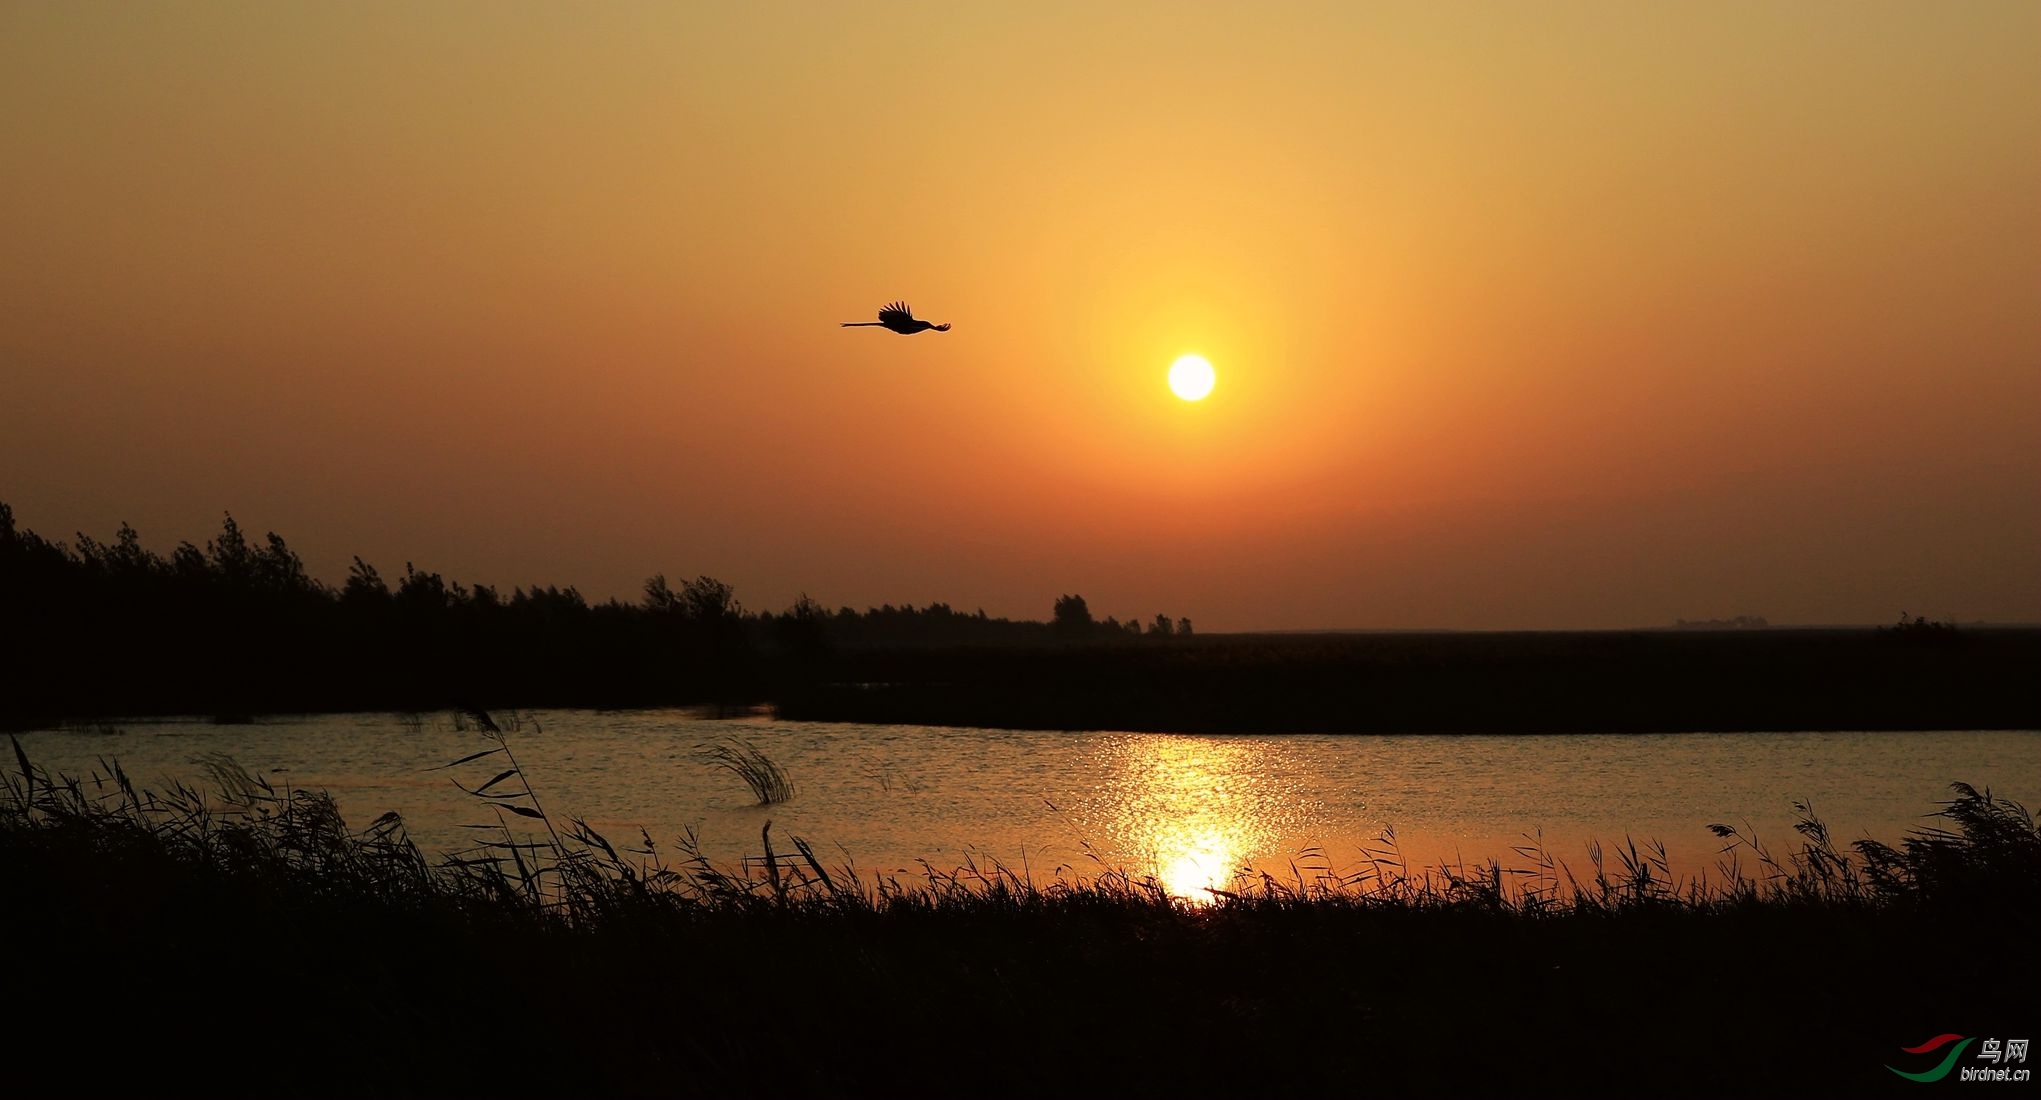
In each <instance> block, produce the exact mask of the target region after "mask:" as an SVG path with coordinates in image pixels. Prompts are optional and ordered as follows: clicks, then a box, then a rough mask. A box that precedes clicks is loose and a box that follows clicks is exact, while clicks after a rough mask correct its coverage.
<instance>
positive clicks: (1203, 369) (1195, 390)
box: [1169, 355, 1218, 401]
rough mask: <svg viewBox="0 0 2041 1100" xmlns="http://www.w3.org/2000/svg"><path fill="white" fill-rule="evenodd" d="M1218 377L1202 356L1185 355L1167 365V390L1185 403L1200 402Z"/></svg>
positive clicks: (1210, 390) (1209, 391)
mask: <svg viewBox="0 0 2041 1100" xmlns="http://www.w3.org/2000/svg"><path fill="white" fill-rule="evenodd" d="M1217 380H1218V375H1216V374H1214V373H1213V372H1212V364H1210V363H1207V362H1206V361H1205V357H1204V356H1202V355H1186V356H1184V357H1183V358H1181V359H1178V360H1177V361H1176V362H1174V363H1171V364H1170V365H1169V388H1170V390H1171V391H1172V392H1174V393H1175V394H1176V395H1177V396H1178V397H1181V398H1183V399H1184V400H1185V401H1202V400H1204V399H1205V395H1206V394H1208V393H1211V392H1212V383H1213V382H1215V381H1217Z"/></svg>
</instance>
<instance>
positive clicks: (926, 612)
mask: <svg viewBox="0 0 2041 1100" xmlns="http://www.w3.org/2000/svg"><path fill="white" fill-rule="evenodd" d="M0 609H4V611H5V613H6V614H5V618H6V621H7V624H8V630H7V631H6V634H5V642H4V645H5V647H6V654H5V657H6V660H5V668H4V672H0V676H4V681H0V688H4V691H0V700H4V702H0V727H12V728H27V727H33V726H37V725H50V724H57V723H61V722H65V721H81V720H92V719H100V718H108V717H142V716H152V715H200V716H212V717H215V718H219V719H224V720H233V719H235V718H241V717H246V716H248V715H252V714H281V713H299V712H336V711H370V710H396V711H419V710H433V709H439V708H443V707H449V706H480V707H491V708H507V707H526V708H529V707H549V706H553V707H568V706H573V707H601V708H612V707H616V708H621V707H638V706H664V705H686V704H719V705H754V704H770V705H773V706H774V707H776V708H777V709H778V712H779V713H780V714H781V715H782V716H783V717H785V718H788V719H793V720H809V721H839V722H867V723H893V724H912V725H943V726H981V727H1005V728H1022V729H1112V730H1129V731H1151V732H1176V733H1229V734H1259V733H1377V734H1379V733H1642V732H1686V731H1694V732H1702V731H1721V732H1748V731H1764V730H1907V729H2033V728H2041V693H2036V692H2034V691H2033V690H2032V689H2031V680H2032V673H2033V670H2034V669H2035V668H2037V667H2041V627H2037V626H2034V625H2012V626H1988V625H1981V624H1965V625H1961V626H1959V625H1955V624H1951V623H1947V622H1941V621H1936V620H1932V619H1929V618H1927V617H1925V616H1918V615H1915V616H1906V615H1904V614H1902V615H1901V616H1900V618H1899V620H1898V621H1897V622H1896V623H1894V624H1892V625H1889V626H1884V627H1876V628H1872V627H1782V626H1776V625H1772V624H1770V623H1768V622H1766V620H1764V619H1763V618H1761V617H1758V616H1754V615H1739V616H1736V617H1734V618H1730V619H1721V620H1703V621H1698V622H1696V621H1688V620H1679V621H1677V622H1675V623H1674V624H1673V625H1672V626H1671V627H1661V628H1656V629H1640V630H1618V631H1565V632H1557V631H1555V632H1453V631H1321V632H1310V633H1260V634H1247V633H1243V634H1207V633H1199V632H1197V631H1196V629H1195V626H1194V624H1193V623H1192V622H1191V620H1190V619H1188V618H1172V617H1171V616H1169V615H1167V614H1161V613H1158V614H1157V615H1155V616H1154V617H1153V619H1152V620H1145V621H1144V620H1130V621H1129V622H1125V623H1122V622H1120V621H1119V620H1117V619H1114V618H1106V619H1103V620H1100V619H1095V618H1094V617H1093V615H1092V613H1091V611H1090V608H1089V606H1088V605H1087V604H1086V602H1085V600H1084V598H1083V597H1082V596H1078V595H1072V594H1066V595H1063V596H1062V597H1060V598H1058V599H1057V600H1056V601H1055V602H1054V606H1053V613H1052V616H1051V618H1050V619H1049V620H1048V621H1046V622H1034V621H1025V620H1023V621H1016V620H1008V619H1000V618H992V617H988V616H987V615H985V613H984V612H983V611H978V612H975V613H972V612H963V611H958V610H955V609H953V608H951V607H949V606H947V605H944V604H933V605H930V606H928V607H926V608H915V607H893V606H890V605H889V606H886V607H882V608H869V609H867V610H865V611H863V612H859V611H855V610H853V609H851V608H848V607H845V608H840V609H838V610H836V611H830V610H828V609H826V608H824V607H823V606H821V605H820V604H818V603H816V602H814V601H812V600H809V599H807V598H806V597H803V598H802V599H800V600H799V601H797V602H796V603H795V604H794V605H793V606H791V607H789V608H787V609H785V610H784V611H782V612H778V613H774V612H752V611H747V610H745V609H744V608H743V607H742V606H741V605H740V604H739V603H738V602H737V600H736V596H735V593H734V591H733V590H732V589H731V587H730V586H729V585H726V584H723V583H721V582H719V581H716V580H715V579H713V578H710V577H698V578H695V579H694V580H691V581H686V582H683V583H682V584H680V585H678V586H674V585H671V584H669V583H668V582H667V580H666V578H665V577H664V576H663V575H662V576H654V577H653V578H651V579H650V580H648V581H647V582H646V585H645V592H644V597H643V598H642V599H641V600H640V601H638V602H636V603H630V604H626V603H622V602H620V601H616V600H610V601H606V602H603V603H590V602H589V601H588V600H587V599H585V598H584V597H583V596H581V594H580V593H579V592H577V591H576V590H575V589H573V588H571V587H569V588H564V589H563V588H557V587H553V586H544V587H541V586H533V587H531V588H529V589H524V588H519V589H516V590H514V591H513V592H511V593H510V594H507V595H506V594H503V593H501V592H498V591H497V590H495V589H492V588H489V587H487V586H481V585H477V586H474V587H469V586H466V585H463V584H461V583H459V582H457V581H449V580H446V579H445V578H442V577H441V576H440V575H439V574H436V573H428V572H421V571H419V570H417V569H415V568H412V567H410V566H408V565H407V568H406V572H405V575H404V577H403V578H402V579H401V580H400V581H399V582H398V583H397V584H396V585H395V586H394V587H393V586H392V585H390V584H388V583H387V582H385V581H384V580H383V578H382V577H381V575H380V574H379V573H378V572H377V570H376V569H375V568H374V567H373V566H370V565H369V564H367V563H365V562H363V561H361V560H360V559H359V558H357V559H355V563H354V568H353V569H352V570H351V571H350V574H349V576H348V578H347V580H346V582H345V583H344V584H343V585H342V586H341V587H339V588H334V587H331V586H328V585H326V584H323V583H321V582H320V581H318V580H316V579H314V578H312V577H311V576H310V575H309V574H308V573H307V572H306V570H305V568H304V566H303V563H302V562H301V561H300V559H299V558H298V556H297V555H296V554H295V553H294V552H293V551H291V550H290V548H289V546H288V545H287V544H286V543H285V542H284V540H283V539H282V538H281V537H279V536H277V535H275V534H270V535H268V536H267V537H266V538H265V539H263V540H261V541H257V540H254V539H251V538H250V537H248V536H247V535H246V534H245V533H244V532H243V531H242V530H241V529H240V528H239V527H238V526H237V525H236V524H235V523H234V521H233V520H232V518H231V517H230V518H228V519H227V521H226V522H225V524H224V525H223V528H222V531H221V533H220V535H219V536H218V537H217V538H215V539H212V540H209V541H208V543H207V544H206V546H205V547H204V548H199V547H197V546H194V545H192V544H190V543H184V544H181V545H180V546H178V547H177V548H176V550H175V551H174V552H173V553H172V554H171V555H169V556H168V557H164V556H161V555H158V554H156V553H154V552H151V551H149V550H147V549H145V548H144V547H142V545H141V543H140V540H139V537H138V536H137V534H136V533H135V532H134V531H133V529H131V528H128V527H126V526H123V527H122V528H121V530H120V533H119V534H118V535H117V536H116V538H115V540H114V541H113V542H111V543H101V542H98V541H96V540H94V539H91V538H89V537H85V536H80V538H79V540H78V542H77V544H75V545H72V544H68V543H64V542H59V541H54V540H49V539H45V538H43V537H42V536H39V535H37V534H36V533H35V532H33V531H29V530H26V529H23V528H20V527H18V526H17V525H16V523H15V521H14V516H13V512H12V510H11V509H10V508H8V507H7V506H6V505H5V504H0Z"/></svg>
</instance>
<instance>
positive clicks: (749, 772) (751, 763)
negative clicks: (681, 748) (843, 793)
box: [695, 737, 794, 806]
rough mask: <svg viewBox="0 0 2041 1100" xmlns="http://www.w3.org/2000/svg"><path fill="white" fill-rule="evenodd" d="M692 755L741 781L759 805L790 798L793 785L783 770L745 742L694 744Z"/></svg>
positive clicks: (737, 740) (727, 740)
mask: <svg viewBox="0 0 2041 1100" xmlns="http://www.w3.org/2000/svg"><path fill="white" fill-rule="evenodd" d="M695 755H696V756H698V757H700V758H701V759H702V760H704V761H707V762H708V763H710V764H712V765H714V766H715V767H718V768H722V769H723V770H725V771H727V772H729V773H730V774H732V775H735V776H736V777H737V778H739V779H742V780H744V785H745V786H747V787H750V788H751V794H752V797H754V798H756V799H758V804H759V805H761V806H770V805H773V804H775V803H780V802H785V801H786V800H787V799H789V798H792V797H794V784H793V781H792V780H790V779H788V778H787V773H786V771H785V770H783V769H782V768H781V767H780V766H779V765H778V764H777V763H774V762H773V759H772V757H769V756H767V755H766V754H765V753H764V752H763V751H762V750H760V749H759V747H758V746H757V745H754V744H752V743H751V742H749V741H742V740H739V739H737V738H734V737H733V738H727V739H725V740H723V741H721V742H718V743H716V744H713V745H697V746H695Z"/></svg>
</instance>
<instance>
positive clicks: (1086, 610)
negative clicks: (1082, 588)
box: [1049, 595, 1092, 641]
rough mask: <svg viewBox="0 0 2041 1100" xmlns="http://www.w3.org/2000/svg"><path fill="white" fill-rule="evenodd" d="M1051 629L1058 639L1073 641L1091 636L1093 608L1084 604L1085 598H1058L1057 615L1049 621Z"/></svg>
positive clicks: (1069, 596) (1066, 596)
mask: <svg viewBox="0 0 2041 1100" xmlns="http://www.w3.org/2000/svg"><path fill="white" fill-rule="evenodd" d="M1049 629H1051V630H1053V631H1055V632H1056V636H1057V637H1060V638H1065V639H1068V640H1072V641H1075V640H1078V639H1081V638H1085V637H1088V636H1090V634H1091V632H1092V621H1091V608H1090V606H1088V605H1087V604H1086V603H1085V602H1084V597H1083V596H1072V595H1065V596H1059V597H1057V599H1056V609H1055V614H1054V616H1053V617H1052V618H1051V619H1050V620H1049Z"/></svg>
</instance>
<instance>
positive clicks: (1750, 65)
mask: <svg viewBox="0 0 2041 1100" xmlns="http://www.w3.org/2000/svg"><path fill="white" fill-rule="evenodd" d="M1094 8H1095V6H1094V5H1083V4H1072V5H1067V6H1056V5H1031V6H1028V7H1025V8H1023V7H1020V6H1017V5H1002V6H994V5H975V4H974V5H961V6H958V5H943V4H928V5H910V6H898V7H893V6H888V7H879V6H868V5H823V4H758V5H750V4H730V5H708V4H672V5H649V4H648V5H638V4H631V5H623V4H608V5H600V6H579V5H577V6H567V5H508V4H497V3H487V4H474V5H467V4H440V3H435V4H427V5H412V4H366V5H341V4H333V5H301V4H289V5H275V4H259V3H258V4H246V5H243V4H177V5H130V4H107V5H98V4H10V5H6V6H4V7H0V500H5V501H7V502H9V503H11V504H13V505H14V507H15V509H16V512H17V515H18V517H19V519H20V521H21V522H22V523H24V524H26V525H27V526H29V527H32V528H34V529H36V530H38V531H40V532H42V533H44V534H46V535H52V536H68V535H69V534H70V533H71V532H73V531H78V530H83V531H85V532H87V533H89V534H93V535H96V536H99V537H106V536H108V535H110V534H111V533H112V531H113V529H114V527H115V526H116V525H117V524H118V522H119V521H121V520H123V519H125V520H128V521H130V522H132V523H134V524H135V526H136V527H137V528H139V529H140V530H141V532H142V534H143V537H144V540H145V541H146V542H148V543H149V544H151V545H152V546H154V547H156V548H157V549H159V550H164V551H167V550H168V549H169V548H170V547H171V546H172V545H173V544H174V543H175V541H176V540H178V539H186V538H188V539H193V540H198V541H203V539H204V538H205V537H207V536H208V535H209V534H211V533H212V532H214V531H215V530H216V529H217V526H218V522H219V515H220V513H221V512H222V511H229V510H230V511H232V512H233V513H234V515H235V516H236V517H237V518H238V519H240V520H241V521H242V523H243V524H244V526H247V527H250V528H253V529H255V530H257V531H264V530H272V529H273V530H276V531H278V532H280V533H282V534H284V535H285V536H286V537H287V538H288V539H290V540H291V543H292V545H293V546H294V547H295V548H297V549H298V550H299V552H300V553H302V554H303V555H304V556H305V558H306V560H307V563H308V564H309V565H310V566H311V567H312V569H313V571H314V572H315V573H316V574H318V575H320V576H322V577H324V578H326V579H327V580H329V581H338V580H339V579H340V578H341V577H342V576H343V574H344V569H345V564H346V562H347V560H348V556H349V555H351V554H360V555H362V556H363V557H364V558H366V559H368V560H369V561H371V562H373V563H375V564H377V565H378V566H380V567H381V568H382V569H383V571H384V573H385V574H386V575H389V574H393V573H394V574H401V573H402V571H403V565H404V562H405V560H407V559H410V560H414V561H416V562H418V564H419V565H420V566H422V567H425V568H430V569H434V570H438V571H441V572H444V573H447V574H448V575H450V576H454V577H458V578H460V579H463V580H467V581H470V582H474V581H480V582H483V583H493V584H497V585H500V586H504V587H506V588H507V587H509V586H511V585H515V584H530V583H533V582H535V581H537V582H542V583H557V584H568V583H572V584H577V585H579V586H580V587H581V588H582V590H583V591H584V592H586V593H588V594H590V595H592V596H597V597H603V596H608V595H613V594H614V595H626V596H632V595H635V593H636V591H637V588H638V586H639V584H640V582H641V581H642V580H643V579H644V578H645V577H646V576H647V575H649V574H651V573H653V572H655V571H661V572H665V573H667V574H669V575H674V576H683V575H685V576H692V575H694V574H697V573H708V574H711V575H713V576H716V577H719V578H722V579H724V580H726V581H729V582H731V583H732V584H734V585H736V587H737V590H738V595H739V598H740V599H741V600H742V601H743V602H744V603H745V604H746V605H747V606H749V607H752V608H757V609H777V608H779V607H782V606H784V605H785V604H786V603H788V602H789V601H791V600H792V598H793V597H794V595H795V594H796V592H798V591H800V590H804V589H805V590H806V591H807V592H809V593H810V594H812V595H814V596H815V597H816V598H818V599H820V600H822V601H823V602H825V603H827V604H829V605H831V606H835V605H839V604H851V605H855V606H859V607H863V606H866V605H870V604H878V603H882V602H891V603H896V604H898V603H909V602H911V603H917V604H920V603H926V602H929V601H934V600H943V601H947V602H950V603H952V604H955V605H959V606H963V607H966V608H974V607H979V606H982V607H984V608H985V609H986V610H987V611H988V612H990V613H992V614H995V615H1009V616H1016V617H1023V616H1024V617H1032V618H1042V617H1046V616H1047V614H1048V612H1049V608H1050V604H1051V603H1052V601H1053V600H1054V598H1055V597H1056V596H1057V595H1058V594H1059V593H1063V592H1072V591H1075V592H1082V593H1083V594H1085V595H1086V596H1087V597H1088V598H1089V600H1090V602H1091V605H1092V607H1093V608H1094V610H1095V611H1097V612H1098V613H1099V614H1101V615H1103V614H1107V613H1111V614H1117V615H1120V616H1123V617H1125V616H1130V615H1139V616H1142V617H1152V616H1153V614H1154V613H1155V612H1157V611H1168V612H1169V613H1171V614H1172V615H1188V616H1190V617H1191V618H1193V619H1194V620H1195V621H1196V622H1197V623H1198V625H1199V627H1200V628H1201V629H1205V630H1228V629H1265V628H1283V627H1331V626H1355V627H1365V626H1379V627H1419V626H1434V627H1464V628H1512V627H1597V626H1629V625H1658V624H1663V623H1667V622H1670V621H1671V620H1673V619H1674V618H1681V617H1684V618H1710V617H1725V616H1729V615H1735V614H1744V613H1749V614H1759V615H1765V616H1768V617H1769V618H1771V619H1772V620H1773V621H1774V622H1789V623H1821V622H1884V621H1889V620H1891V619H1893V618H1895V617H1896V616H1897V615H1898V614H1899V612H1900V611H1901V610H1906V611H1911V612H1917V613H1925V614H1929V615H1932V616H1936V617H1953V618H1957V619H1962V620H1969V619H1978V618H1986V619H1995V620H2036V619H2041V200H2037V196H2041V5H2035V4H2030V3H2005V4H1989V3H1972V4H1963V5H1958V6H1941V5H1921V4H1909V5H1882V4H1856V3H1852V4H1837V5H1829V4H1818V3H1803V4H1790V5H1781V4H1770V3H1765V4H1751V5H1738V4H1711V5H1705V6H1702V5H1651V6H1643V5H1631V4H1608V5H1602V4H1585V5H1565V4H1553V5H1515V4H1509V5H1501V4H1498V5H1493V6H1489V5H1477V6H1442V5H1435V4H1412V5H1407V6H1400V5H1399V6H1391V5H1374V4H1329V5H1322V6H1319V5H1306V6H1295V7H1279V8H1274V9H1271V8H1268V7H1266V6H1264V5H1256V6H1254V7H1251V8H1250V7H1238V8H1220V7H1217V6H1213V7H1203V6H1196V5H1188V6H1187V5H1182V4H1158V5H1152V6H1137V5H1114V6H1112V11H1110V12H1109V13H1106V14H1103V15H1101V14H1100V13H1099V12H1098V11H1096V10H1094ZM893 298H905V299H907V300H908V301H909V302H911V303H912V304H913V305H914V307H915V309H916V311H917V312H918V313H919V314H920V315H923V316H926V317H929V318H930V319H932V320H936V321H949V322H953V323H954V324H955V328H954V329H953V330H952V331H951V332H949V333H945V334H935V333H924V334H920V335H917V336H914V337H899V336H895V335H893V334H891V333H887V332H884V331H883V330H877V329H850V330H845V329H840V328H838V327H837V323H838V322H840V321H851V320H869V319H871V315H872V314H873V313H874V312H875V311H876V309H877V308H878V306H879V305H881V304H882V303H884V302H886V301H888V300H891V299H893ZM1193 351H1194V352H1198V353H1201V354H1203V355H1205V356H1206V357H1207V358H1209V359H1210V360H1211V361H1212V363H1213V364H1214V365H1215V366H1216V367H1217V369H1218V372H1219V386H1218V389H1217V390H1216V391H1215V392H1214V394H1213V396H1212V397H1211V398H1209V399H1208V400H1206V401H1205V402H1203V403H1201V404H1198V405H1189V404H1186V403H1183V402H1180V401H1178V400H1176V399H1175V398H1173V397H1172V396H1171V395H1170V393H1169V391H1168V389H1167V387H1166V385H1165V382H1164V376H1165V372H1166V370H1167V368H1168V365H1169V363H1170V362H1171V361H1172V360H1173V359H1175V358H1176V357H1177V356H1178V355H1179V354H1182V353H1185V352H1193Z"/></svg>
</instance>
